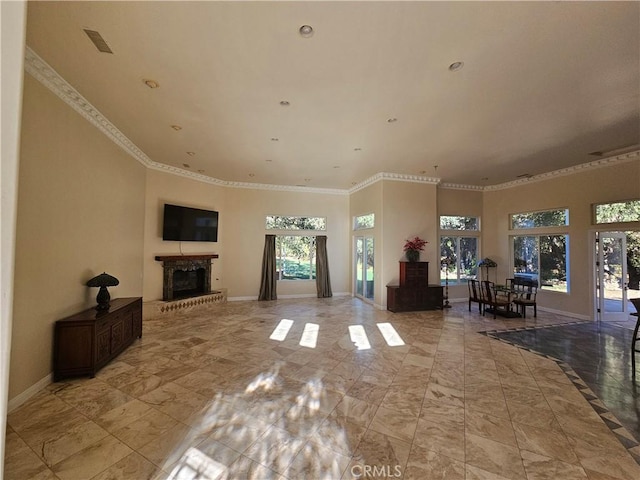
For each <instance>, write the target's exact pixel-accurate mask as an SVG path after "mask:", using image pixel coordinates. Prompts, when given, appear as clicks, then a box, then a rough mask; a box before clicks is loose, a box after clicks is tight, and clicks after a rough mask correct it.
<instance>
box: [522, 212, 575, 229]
mask: <svg viewBox="0 0 640 480" xmlns="http://www.w3.org/2000/svg"><path fill="white" fill-rule="evenodd" d="M565 225H569V210H567V209H559V210H545V211H542V212H528V213H514V214H513V215H511V228H512V229H518V228H538V227H562V226H565Z"/></svg>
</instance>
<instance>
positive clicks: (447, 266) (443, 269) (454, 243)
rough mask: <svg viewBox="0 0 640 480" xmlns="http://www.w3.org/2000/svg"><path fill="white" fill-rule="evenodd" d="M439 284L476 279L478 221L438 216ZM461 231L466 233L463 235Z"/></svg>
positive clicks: (476, 219)
mask: <svg viewBox="0 0 640 480" xmlns="http://www.w3.org/2000/svg"><path fill="white" fill-rule="evenodd" d="M440 230H441V232H442V233H441V236H440V262H441V263H440V283H442V284H444V283H445V281H447V280H448V282H449V283H451V284H454V285H455V284H458V283H465V282H466V281H467V280H469V279H475V278H477V274H478V243H479V240H478V237H477V236H472V235H477V234H476V233H471V232H478V231H479V230H480V219H479V218H478V217H464V216H458V215H440ZM462 231H465V232H468V233H466V234H463V232H462Z"/></svg>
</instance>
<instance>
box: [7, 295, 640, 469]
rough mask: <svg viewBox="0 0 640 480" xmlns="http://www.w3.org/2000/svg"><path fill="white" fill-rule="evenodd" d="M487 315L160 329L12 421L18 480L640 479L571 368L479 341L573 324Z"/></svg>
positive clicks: (194, 323) (186, 321) (295, 314)
mask: <svg viewBox="0 0 640 480" xmlns="http://www.w3.org/2000/svg"><path fill="white" fill-rule="evenodd" d="M476 312H477V310H474V312H472V313H469V312H468V311H467V308H466V304H456V305H454V308H452V309H451V310H448V311H445V312H441V311H438V312H417V313H401V314H392V313H390V312H386V311H380V310H376V309H374V308H372V307H371V306H369V305H367V304H365V303H362V302H361V301H359V300H356V299H352V298H333V299H296V300H278V301H275V302H236V303H228V304H213V305H208V306H204V307H200V308H199V309H197V310H193V311H191V312H179V313H173V314H170V315H169V316H163V317H161V318H156V319H152V320H148V321H145V323H144V337H143V338H142V340H140V341H138V342H136V343H135V344H134V345H132V346H131V347H130V348H129V349H128V350H127V351H126V352H124V353H123V354H122V355H121V356H120V357H118V358H117V359H116V361H114V362H113V363H111V364H110V365H108V366H107V367H105V368H104V369H103V370H102V371H100V372H99V374H98V375H97V377H96V378H94V379H77V380H70V381H64V382H58V383H55V384H52V385H51V386H50V387H48V388H47V389H45V390H44V391H42V392H40V393H39V394H38V395H36V396H35V397H34V398H32V399H31V400H30V401H28V402H27V403H25V404H24V405H23V406H21V407H20V408H18V409H16V410H15V411H13V412H12V413H11V414H10V415H9V418H8V428H7V449H6V453H5V478H6V479H19V480H26V479H62V480H70V479H82V480H88V479H95V480H107V479H110V480H113V479H135V480H140V479H145V478H147V479H151V478H153V479H156V478H157V479H169V478H171V479H196V478H198V479H215V478H229V479H231V478H255V479H260V480H267V479H279V480H285V479H320V478H326V479H332V480H333V479H339V478H344V479H350V478H405V479H436V478H442V479H446V480H456V479H465V478H466V479H496V480H499V479H503V478H507V479H530V480H533V479H542V478H549V479H573V478H591V479H611V478H617V479H637V478H640V466H639V465H638V463H637V462H636V460H635V458H634V455H640V450H639V449H638V447H637V446H636V447H633V446H631V445H629V444H623V443H622V442H621V441H620V439H619V438H618V434H620V433H622V432H623V430H620V431H617V432H616V433H614V432H612V430H611V428H610V424H608V423H605V420H603V417H604V419H606V420H610V421H611V422H613V421H615V417H613V416H612V415H611V414H610V413H607V414H605V415H600V414H599V413H601V412H599V411H596V410H594V408H596V409H602V410H606V407H605V406H604V404H602V403H601V402H599V401H597V400H595V401H591V402H590V401H589V400H588V399H586V398H585V397H584V396H583V394H582V393H581V392H580V390H579V389H578V388H576V385H575V382H573V381H572V380H571V378H570V377H568V376H567V375H566V374H565V373H564V371H563V369H562V368H561V367H560V366H559V364H558V363H557V362H556V361H554V360H551V359H548V358H546V357H544V356H540V355H536V354H534V353H531V352H529V351H527V350H526V349H522V348H517V347H515V346H513V345H510V344H508V343H505V342H503V341H500V340H497V339H493V338H491V337H489V336H487V335H481V334H479V333H478V332H484V331H491V330H504V329H506V328H513V327H525V326H534V325H551V324H567V323H574V320H572V319H570V318H562V317H558V316H555V315H551V314H548V313H545V312H540V313H539V315H538V318H537V319H532V318H527V319H526V320H525V319H507V320H505V319H500V318H499V319H497V320H495V321H494V320H493V319H491V318H490V317H481V316H480V315H478V314H477V313H476ZM557 328H560V327H557ZM573 367H574V368H577V367H576V366H575V365H574V366H573ZM585 388H586V387H585ZM628 447H631V448H628Z"/></svg>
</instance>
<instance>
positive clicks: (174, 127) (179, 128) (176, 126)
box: [171, 125, 182, 132]
mask: <svg viewBox="0 0 640 480" xmlns="http://www.w3.org/2000/svg"><path fill="white" fill-rule="evenodd" d="M171 128H173V129H174V130H175V131H176V132H179V131H180V130H182V127H181V126H180V125H171Z"/></svg>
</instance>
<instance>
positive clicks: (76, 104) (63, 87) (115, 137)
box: [24, 46, 640, 195]
mask: <svg viewBox="0 0 640 480" xmlns="http://www.w3.org/2000/svg"><path fill="white" fill-rule="evenodd" d="M24 69H25V71H26V72H27V73H29V74H30V75H31V76H32V77H34V78H35V79H36V80H38V81H39V82H40V83H42V84H43V85H44V86H45V87H47V88H48V89H49V90H51V91H52V92H53V93H54V94H55V95H56V96H58V97H59V98H60V99H61V100H62V101H64V102H65V103H66V104H67V105H69V106H70V107H71V108H73V109H74V110H75V111H76V112H78V113H79V114H80V115H82V117H84V118H85V119H86V120H87V121H89V122H90V123H91V124H92V125H94V126H95V127H96V128H97V129H98V130H100V131H101V132H102V133H104V134H105V135H106V136H107V137H108V138H110V139H111V140H112V141H113V142H114V143H115V144H116V145H118V146H119V147H120V148H122V149H123V150H124V151H125V152H127V153H128V154H129V155H131V156H132V157H133V158H135V159H136V160H137V161H138V162H140V163H141V164H142V165H144V166H145V167H147V168H151V169H153V170H158V171H161V172H165V173H169V174H171V175H178V176H181V177H184V178H189V179H192V180H196V181H199V182H204V183H209V184H211V185H218V186H224V187H231V188H247V189H257V190H271V191H282V192H302V193H321V194H329V195H350V194H352V193H355V192H357V191H359V190H362V189H364V188H366V187H368V186H370V185H373V184H374V183H376V182H379V181H381V180H391V181H397V182H411V183H424V184H432V185H437V186H438V187H440V188H447V189H455V190H473V191H485V192H486V191H496V190H504V189H507V188H513V187H518V186H521V185H523V184H528V183H532V182H540V181H543V180H549V179H551V178H556V177H562V176H566V175H572V174H575V173H580V172H584V171H587V170H593V169H597V168H603V167H609V166H612V165H617V164H620V163H624V162H629V161H631V160H635V159H637V158H640V150H636V151H634V152H629V153H624V154H621V155H617V156H613V157H609V158H602V159H598V160H595V161H593V162H589V163H584V164H580V165H575V166H573V167H569V168H563V169H560V170H554V171H552V172H547V173H543V174H540V175H534V176H533V177H529V178H523V179H519V180H515V181H513V182H507V183H501V184H498V185H491V186H484V187H483V186H478V185H463V184H455V183H440V179H439V178H435V177H424V176H420V175H407V174H401V173H388V172H380V173H377V174H375V175H373V176H372V177H369V178H367V179H366V180H363V181H362V182H360V183H358V184H356V185H354V186H353V187H352V188H350V189H335V188H313V187H298V186H293V185H272V184H260V183H245V182H230V181H226V180H220V179H217V178H214V177H209V176H207V175H202V174H200V173H195V172H191V171H189V170H184V169H182V168H179V167H174V166H171V165H166V164H164V163H159V162H156V161H154V160H151V159H150V158H149V157H148V156H147V155H146V154H145V153H144V152H143V151H142V150H141V149H140V148H138V146H136V145H135V144H134V143H133V142H132V141H131V140H129V138H127V136H126V135H125V134H123V133H122V132H121V131H120V130H118V128H117V127H116V126H115V125H114V124H112V123H111V122H110V121H109V120H108V119H107V118H106V117H105V116H104V115H102V113H101V112H100V111H99V110H98V109H97V108H96V107H94V106H93V105H92V104H91V103H90V102H89V101H88V100H87V99H86V98H84V97H83V96H82V95H81V94H80V93H79V92H78V91H77V90H76V89H75V88H73V87H72V86H71V85H70V84H69V83H68V82H67V81H66V80H65V79H64V78H62V77H61V76H60V74H58V72H56V71H55V70H54V69H53V68H52V67H51V65H49V64H48V63H47V62H45V61H44V60H43V59H42V58H41V57H40V56H39V55H38V54H37V53H36V52H34V51H33V50H32V49H31V48H30V47H29V46H27V47H26V49H25V64H24Z"/></svg>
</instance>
